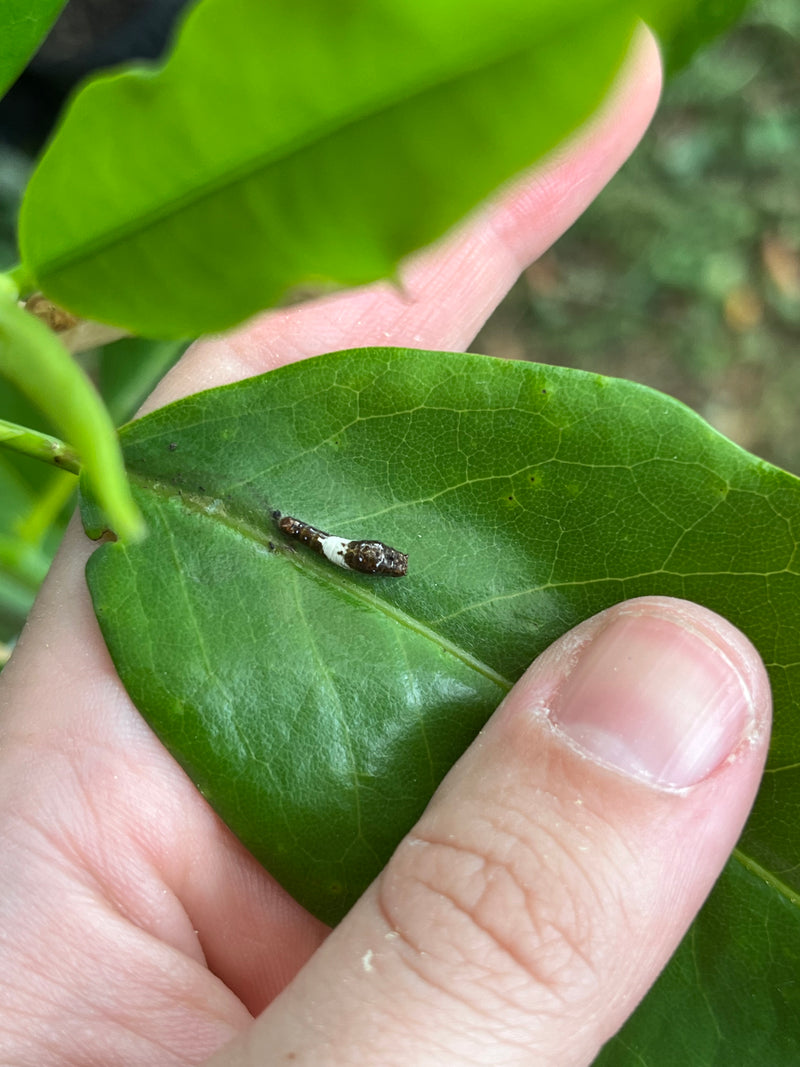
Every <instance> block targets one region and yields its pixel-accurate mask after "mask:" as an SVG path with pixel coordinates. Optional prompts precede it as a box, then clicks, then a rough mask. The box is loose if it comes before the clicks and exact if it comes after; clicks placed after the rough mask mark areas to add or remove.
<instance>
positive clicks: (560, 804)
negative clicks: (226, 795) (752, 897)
mask: <svg viewBox="0 0 800 1067" xmlns="http://www.w3.org/2000/svg"><path fill="white" fill-rule="evenodd" d="M769 709H770V699H769V688H768V683H767V680H766V675H765V672H764V669H763V666H762V665H761V661H760V660H759V658H758V655H757V654H756V652H755V651H754V650H753V648H752V646H751V645H750V644H749V642H747V641H746V639H745V638H743V637H742V635H741V634H740V633H739V632H738V631H736V630H735V629H734V628H733V627H732V626H731V625H730V624H728V623H727V622H725V621H724V620H723V619H721V618H719V617H718V616H716V615H714V614H712V613H711V612H709V611H707V610H705V609H703V608H700V607H698V606H696V605H693V604H688V603H685V602H682V601H677V600H669V599H666V598H644V599H641V600H634V601H630V602H628V603H625V604H621V605H618V606H617V607H614V608H611V609H609V610H608V611H606V612H603V613H602V614H600V615H598V616H596V617H595V618H593V619H590V620H589V621H588V622H585V623H583V624H582V625H581V626H578V627H577V628H576V629H575V630H573V631H572V632H571V633H569V634H567V635H565V636H564V637H563V638H561V639H560V640H559V641H557V642H556V644H555V645H553V646H552V647H551V648H550V649H549V650H548V651H547V652H546V653H545V654H544V655H542V656H541V657H540V658H539V659H538V660H537V661H536V663H534V665H533V666H532V667H531V668H530V670H529V671H528V672H527V673H526V675H525V676H524V677H523V678H522V679H521V681H520V682H519V683H518V684H517V686H516V687H515V688H514V690H513V691H512V693H511V694H510V695H509V696H508V697H507V698H506V700H505V701H504V702H503V704H502V705H501V707H500V708H499V709H498V711H497V713H496V714H495V715H494V716H493V717H492V719H491V720H490V722H489V723H488V724H487V726H486V728H485V729H484V731H483V732H482V733H481V735H480V737H479V738H478V739H477V740H476V742H475V743H474V744H473V745H472V746H471V748H470V749H469V750H468V752H467V753H466V754H465V755H464V757H463V758H462V759H461V760H460V761H459V762H458V764H457V765H456V766H455V767H454V768H453V770H452V771H451V773H450V774H449V775H448V777H447V778H446V780H445V782H444V783H443V784H442V786H441V787H440V789H439V790H438V792H437V794H436V796H435V797H434V799H433V800H432V802H431V804H430V805H429V807H428V809H427V811H426V812H425V814H424V815H423V817H422V819H421V820H420V821H419V823H418V825H417V826H416V827H415V829H414V831H413V832H412V833H411V834H410V835H409V836H408V837H407V838H406V839H405V840H404V841H403V843H402V844H401V845H400V846H399V848H398V850H397V852H396V853H395V855H394V857H393V859H392V860H391V862H390V863H389V865H388V867H387V868H386V870H385V871H384V873H383V875H382V876H381V877H380V878H379V879H378V880H377V881H376V882H375V883H374V885H373V886H372V887H371V888H370V889H369V890H368V892H367V893H366V894H365V896H364V897H363V898H362V899H361V901H360V902H359V903H358V905H357V906H356V907H355V908H354V909H353V911H352V912H351V913H350V915H349V916H348V917H347V918H346V919H345V921H344V922H343V923H342V924H341V926H339V927H338V928H337V929H336V930H335V931H334V932H333V933H332V934H331V936H330V937H329V938H328V940H327V941H326V942H325V943H324V945H323V946H322V947H321V949H320V950H319V951H318V952H317V954H316V955H315V956H314V957H313V958H312V960H311V961H310V962H309V963H308V964H307V965H306V967H305V968H304V970H303V971H301V973H300V974H299V975H298V976H297V978H296V979H295V981H294V982H293V983H292V984H291V985H290V986H289V987H288V988H287V989H286V990H285V991H284V992H283V994H282V995H281V996H280V997H279V998H278V999H277V1000H276V1001H274V1002H273V1004H272V1005H271V1006H270V1008H269V1009H268V1010H267V1011H266V1012H265V1013H264V1014H263V1015H262V1016H261V1017H260V1018H259V1019H258V1020H257V1022H256V1023H255V1024H254V1026H253V1027H252V1028H251V1029H250V1031H249V1032H248V1033H247V1034H245V1035H243V1036H242V1037H241V1038H240V1039H238V1041H237V1043H236V1044H235V1045H234V1046H229V1047H228V1048H227V1049H224V1050H222V1052H221V1053H220V1054H218V1056H217V1057H215V1058H214V1059H213V1061H211V1062H212V1063H213V1064H214V1065H215V1067H223V1065H225V1067H233V1065H236V1067H243V1065H245V1064H253V1065H254V1064H256V1063H259V1064H260V1063H267V1062H269V1063H283V1062H291V1063H292V1064H295V1065H297V1067H300V1065H310V1064H314V1065H316V1067H325V1065H328V1064H330V1065H334V1064H335V1065H338V1067H342V1065H350V1064H353V1065H355V1064H366V1065H376V1067H377V1065H381V1067H385V1065H394V1064H397V1065H400V1064H403V1065H405V1064H408V1063H413V1064H415V1065H423V1067H427V1065H430V1067H433V1065H436V1067H447V1065H451V1064H452V1065H454V1067H455V1065H456V1064H459V1065H460V1064H464V1063H470V1064H498V1063H503V1064H520V1065H522V1064H534V1063H535V1064H553V1065H556V1064H557V1065H559V1067H565V1065H576V1064H588V1063H591V1061H592V1060H593V1059H594V1057H595V1055H596V1054H597V1052H598V1050H599V1048H600V1047H601V1045H602V1044H603V1043H604V1042H605V1041H606V1040H607V1039H608V1038H609V1037H611V1036H612V1034H613V1033H615V1032H616V1030H617V1029H618V1028H619V1027H620V1026H621V1025H622V1023H623V1022H624V1021H625V1019H626V1017H627V1016H628V1015H629V1014H630V1013H631V1012H632V1011H633V1009H634V1007H635V1006H636V1004H637V1002H638V1001H639V999H640V998H641V997H642V996H643V994H644V993H645V992H646V991H647V989H648V987H649V986H650V985H651V984H652V982H653V981H654V980H655V978H656V976H657V975H658V973H659V971H660V970H661V968H662V967H663V966H664V964H665V963H666V961H667V960H668V958H669V956H670V955H671V953H672V952H673V950H674V949H675V948H676V946H677V944H678V942H679V941H680V939H681V937H682V935H683V933H684V932H685V930H686V928H687V926H688V925H689V924H690V922H691V921H692V919H693V917H694V915H695V913H696V911H697V910H698V908H699V907H700V905H701V904H702V902H703V900H704V898H705V897H706V895H707V894H708V892H709V890H710V889H711V887H712V885H713V883H714V880H715V879H716V877H717V875H718V874H719V872H720V870H721V868H722V866H723V865H724V863H725V861H726V859H727V857H728V854H729V852H730V850H731V849H732V847H733V845H734V843H735V842H736V839H737V837H738V835H739V833H740V831H741V828H742V825H743V824H744V821H745V818H746V817H747V812H748V810H749V808H750V805H751V803H752V800H753V797H754V796H755V792H756V789H757V786H758V781H759V777H760V774H761V770H762V767H763V761H764V758H765V753H766V747H767V738H768V725H769V714H770V711H769Z"/></svg>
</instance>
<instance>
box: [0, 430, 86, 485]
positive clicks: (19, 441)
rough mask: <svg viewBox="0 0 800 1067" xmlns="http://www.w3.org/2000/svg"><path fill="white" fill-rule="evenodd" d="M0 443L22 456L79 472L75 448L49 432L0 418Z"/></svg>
mask: <svg viewBox="0 0 800 1067" xmlns="http://www.w3.org/2000/svg"><path fill="white" fill-rule="evenodd" d="M0 445H2V446H3V447H4V448H8V449H11V451H13V452H19V453H21V454H22V455H24V456H32V457H33V458H34V459H39V460H42V462H44V463H49V464H51V465H52V466H53V467H58V468H59V470H64V471H69V472H70V473H71V474H78V473H80V469H81V463H80V460H79V459H78V455H77V453H76V452H75V450H74V449H73V448H72V447H71V446H70V445H68V444H66V443H65V442H64V441H60V440H59V439H58V438H57V437H51V436H50V434H46V433H41V432H40V431H39V430H31V429H30V428H29V427H27V426H19V425H17V423H15V422H7V421H6V420H5V419H0Z"/></svg>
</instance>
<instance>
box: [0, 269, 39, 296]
mask: <svg viewBox="0 0 800 1067" xmlns="http://www.w3.org/2000/svg"><path fill="white" fill-rule="evenodd" d="M5 274H6V277H7V278H9V279H10V280H11V282H12V284H13V285H14V287H15V288H16V290H17V293H25V292H27V291H28V290H29V289H32V288H33V279H32V278H31V276H30V274H28V272H27V270H26V269H25V268H24V267H23V265H22V264H21V263H17V265H16V267H12V268H11V270H7V271H6V272H5Z"/></svg>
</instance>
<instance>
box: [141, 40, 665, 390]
mask: <svg viewBox="0 0 800 1067" xmlns="http://www.w3.org/2000/svg"><path fill="white" fill-rule="evenodd" d="M660 88H661V66H660V60H659V55H658V49H657V46H656V43H655V41H654V39H653V37H652V35H651V34H650V33H649V31H647V30H645V29H642V30H641V31H640V32H639V33H638V35H637V38H636V41H635V44H634V47H633V49H632V51H631V55H630V58H629V60H628V62H627V63H626V65H625V67H624V69H623V70H622V71H621V73H620V75H619V77H618V79H617V81H616V83H615V86H614V88H613V90H612V91H611V93H610V94H609V96H608V99H607V100H606V102H605V104H604V106H603V107H602V108H601V110H600V111H599V113H598V114H597V115H596V116H595V117H594V118H593V119H592V121H591V122H590V123H589V124H588V125H587V126H586V127H585V128H584V129H583V130H581V131H580V132H579V133H578V134H576V135H575V136H574V137H573V138H572V139H571V140H570V141H569V142H567V143H566V144H565V145H562V146H561V147H560V148H559V149H558V150H557V151H556V152H554V153H553V155H552V156H550V157H549V158H548V159H547V160H546V161H545V162H544V164H543V165H541V166H540V167H537V168H536V169H535V170H534V171H532V172H530V173H528V174H527V175H525V176H523V177H522V178H520V179H518V180H517V181H516V182H515V183H513V184H512V185H511V187H510V188H508V189H506V190H505V191H504V192H502V193H501V194H499V195H498V196H497V197H496V198H494V199H493V200H492V202H491V203H490V204H489V205H488V206H485V207H484V208H482V209H480V210H478V211H477V212H476V213H475V214H474V215H473V216H472V217H471V218H469V219H468V220H467V221H466V222H464V223H463V224H462V225H461V226H459V227H458V228H457V230H456V231H455V232H454V233H452V234H451V235H449V236H448V237H446V238H445V239H444V240H443V241H441V242H439V243H437V244H436V245H434V246H433V247H432V248H430V249H428V250H426V251H424V252H422V253H420V254H419V255H417V256H415V257H413V258H412V259H411V260H410V261H408V262H407V263H406V264H405V265H404V266H403V268H402V270H401V272H400V275H401V281H402V285H401V287H396V286H391V285H389V284H387V283H380V284H376V285H372V286H367V287H365V288H363V289H359V290H355V291H351V292H347V293H344V294H342V295H339V296H333V297H330V298H328V299H324V300H318V301H315V302H313V303H309V304H305V305H301V306H299V307H295V308H292V309H289V310H285V311H276V312H271V313H269V314H267V315H263V316H261V317H260V318H258V319H257V320H255V321H254V322H251V323H248V324H247V325H246V326H245V327H243V328H242V329H240V330H237V331H235V332H233V333H230V334H228V335H227V336H225V337H221V338H220V337H218V338H209V339H206V340H203V341H201V342H199V343H198V344H196V345H194V346H193V348H192V349H191V350H190V351H189V352H188V353H187V355H186V356H185V357H184V358H183V360H181V362H180V363H179V364H178V365H177V367H176V368H174V369H173V371H172V372H171V373H170V374H169V375H168V376H167V377H166V378H165V380H164V382H163V383H162V384H161V385H160V386H159V388H158V389H157V390H156V392H155V393H154V395H153V396H152V397H151V398H150V400H149V401H148V403H147V405H146V408H145V410H150V409H151V408H152V407H157V406H158V405H159V404H165V403H167V402H168V401H170V400H174V399H175V398H176V397H179V396H183V395H185V394H186V393H190V392H194V391H196V390H197V389H201V388H203V389H206V388H210V387H211V386H214V385H223V384H226V383H228V382H231V381H238V380H239V379H240V378H242V377H246V376H248V375H253V374H259V373H261V372H263V371H267V370H271V369H273V368H274V367H278V366H282V365H283V364H285V363H292V362H294V361H295V360H298V359H304V358H305V357H307V356H314V355H319V354H320V353H322V352H335V351H337V350H338V349H342V348H356V347H359V346H362V345H399V346H403V345H407V346H409V347H413V348H439V349H455V350H458V349H463V348H466V347H467V345H469V344H470V342H471V341H472V339H473V338H474V336H475V334H476V333H477V332H478V330H479V329H480V328H481V327H482V326H483V324H484V322H485V321H486V319H487V318H488V316H489V315H490V314H491V312H492V311H493V310H494V308H495V307H496V306H497V305H498V303H499V302H500V301H501V300H502V299H503V297H504V296H505V295H506V293H507V292H508V290H509V289H510V288H511V286H512V285H513V284H514V282H515V281H516V280H517V277H518V276H519V274H520V271H522V270H523V269H524V268H525V267H526V266H527V265H528V264H529V263H530V262H532V260H534V259H536V257H537V256H539V255H541V254H542V253H543V252H544V251H545V250H546V249H547V248H549V247H550V245H551V244H552V243H553V241H555V240H556V239H557V238H558V237H560V236H561V234H562V233H564V231H565V230H567V229H568V228H569V227H570V226H571V225H572V223H573V222H574V221H575V219H576V218H577V217H578V216H579V215H580V214H581V213H582V212H583V211H584V210H585V209H586V207H587V206H588V205H589V204H590V203H591V202H592V200H593V199H594V198H595V197H596V196H597V194H598V193H599V192H600V190H601V189H602V188H603V186H604V185H605V184H606V183H607V182H608V181H609V179H610V178H611V177H612V176H613V175H614V174H615V173H616V171H617V170H618V169H619V167H620V166H621V165H622V164H623V163H624V162H625V160H626V159H627V158H628V156H629V155H630V153H631V152H632V151H633V149H634V148H635V147H636V145H637V144H638V142H639V140H640V138H641V137H642V135H643V133H644V132H645V130H646V129H647V126H648V124H649V122H650V119H651V118H652V115H653V112H654V110H655V107H656V104H657V103H658V95H659V92H660Z"/></svg>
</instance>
